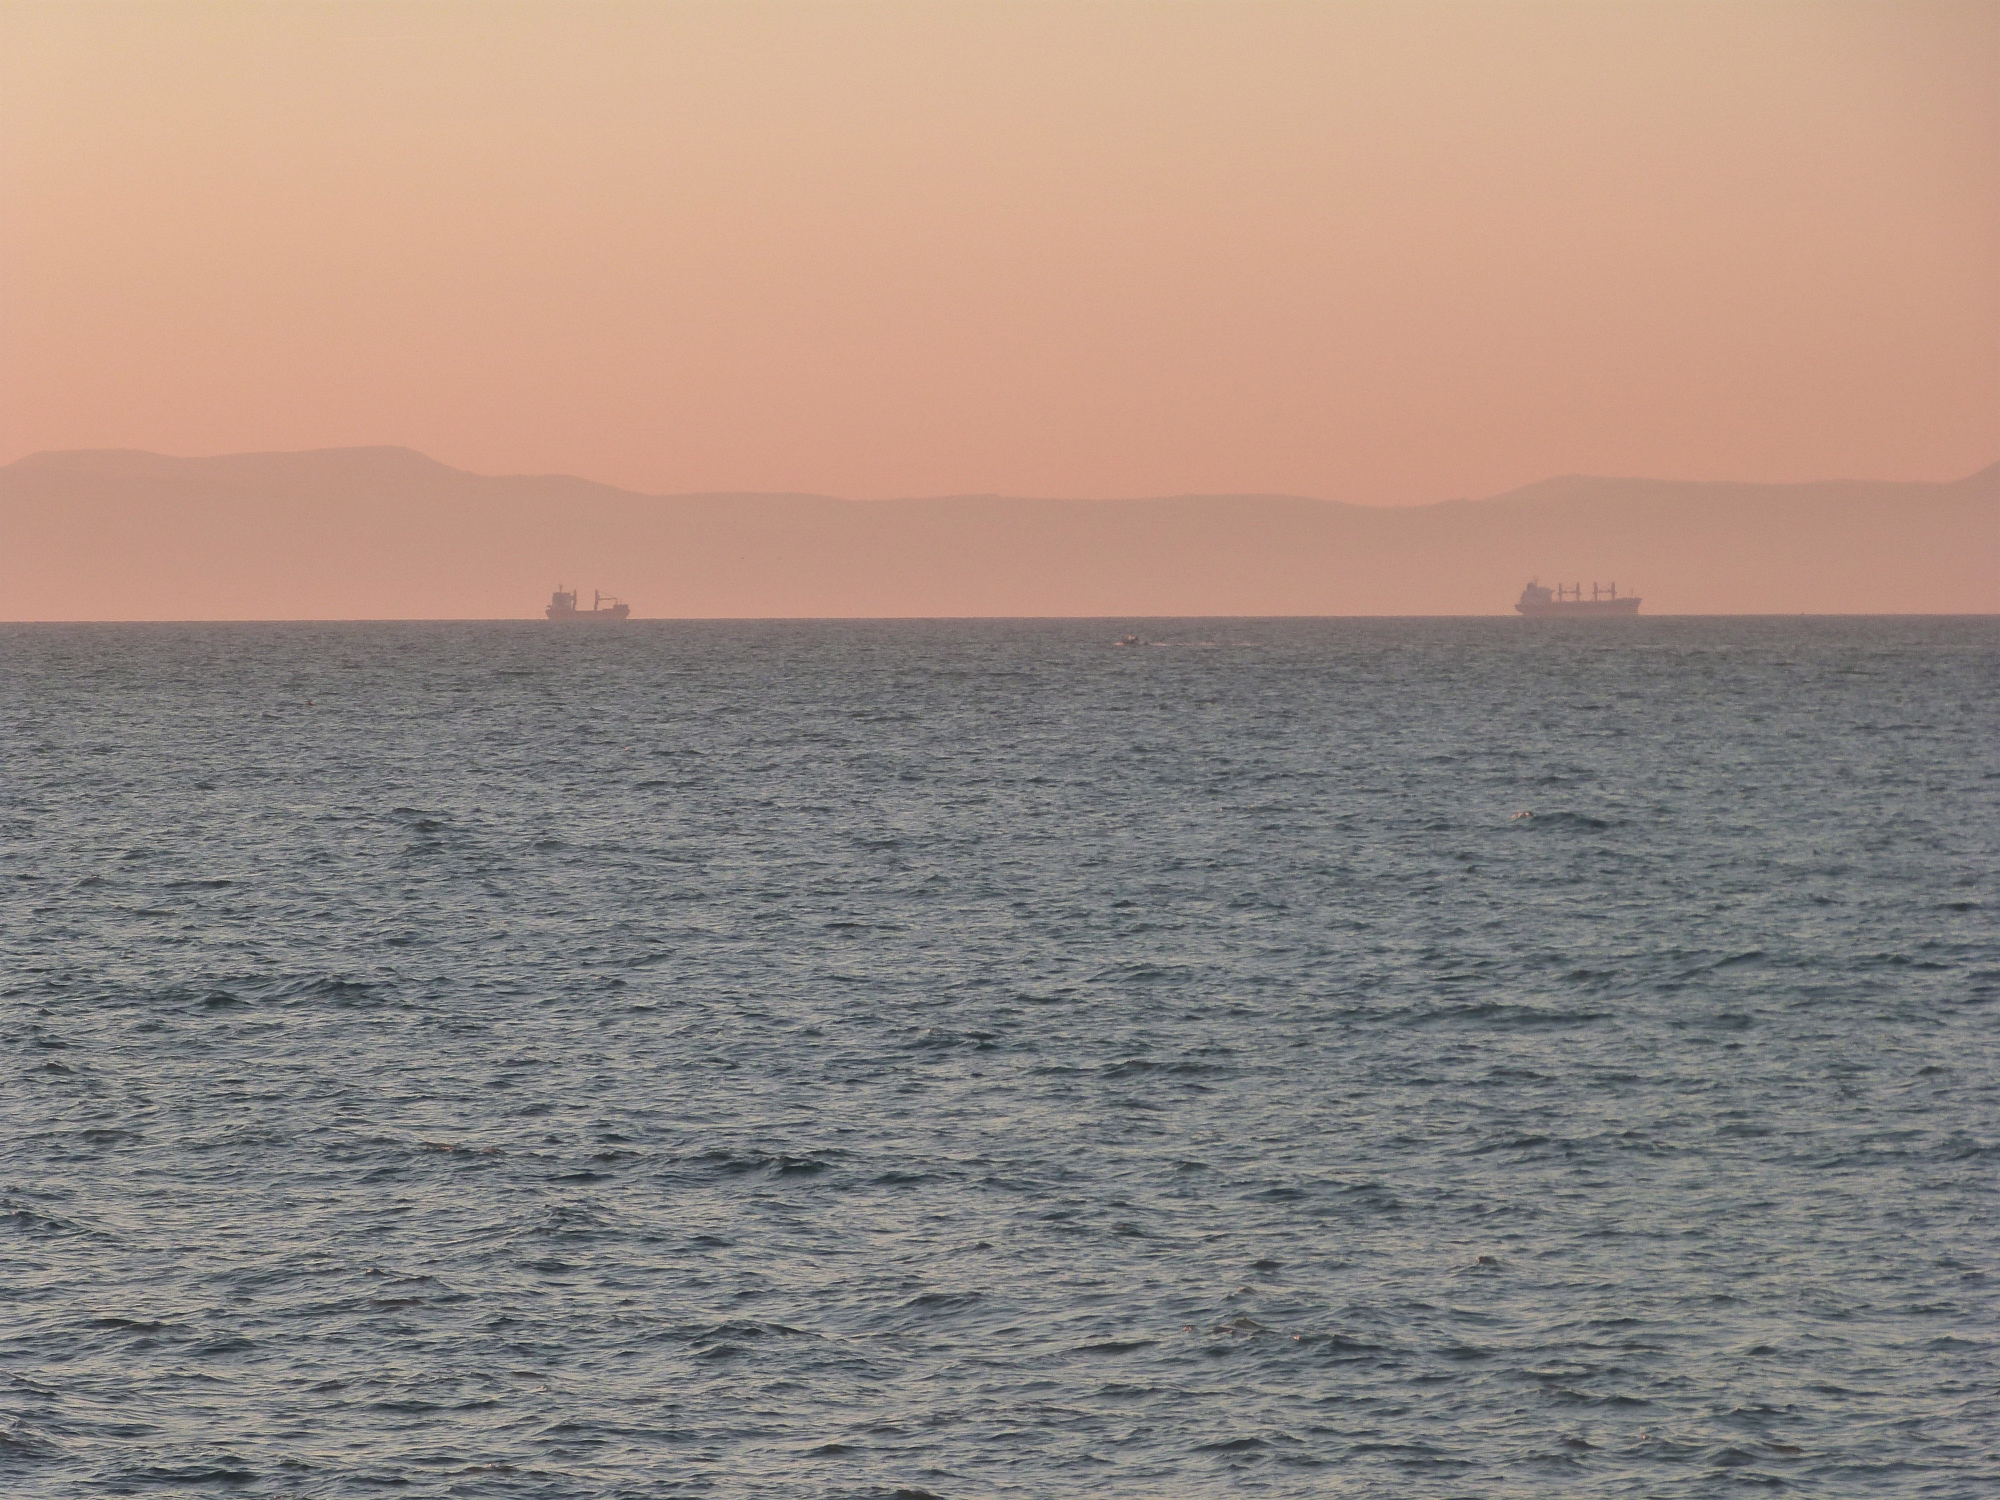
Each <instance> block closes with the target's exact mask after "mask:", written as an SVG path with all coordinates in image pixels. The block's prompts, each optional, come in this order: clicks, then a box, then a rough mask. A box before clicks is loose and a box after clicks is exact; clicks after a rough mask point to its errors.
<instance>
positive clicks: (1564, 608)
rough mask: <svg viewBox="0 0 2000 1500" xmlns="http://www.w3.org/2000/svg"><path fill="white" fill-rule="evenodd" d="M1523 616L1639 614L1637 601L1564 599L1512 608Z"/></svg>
mask: <svg viewBox="0 0 2000 1500" xmlns="http://www.w3.org/2000/svg"><path fill="white" fill-rule="evenodd" d="M1514 608H1516V609H1517V610H1519V611H1520V612H1521V613H1522V614H1524V615H1529V616H1537V617H1540V616H1549V615H1560V616H1562V617H1564V618H1566V619H1574V618H1577V617H1583V618H1586V619H1598V618H1602V617H1603V616H1606V615H1626V616H1629V615H1636V614H1637V613H1639V601H1638V600H1637V599H1564V600H1561V601H1557V600H1554V599H1550V600H1547V601H1536V600H1530V601H1527V602H1525V603H1521V604H1517V605H1515V606H1514Z"/></svg>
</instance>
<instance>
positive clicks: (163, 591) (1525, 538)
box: [0, 445, 2000, 620]
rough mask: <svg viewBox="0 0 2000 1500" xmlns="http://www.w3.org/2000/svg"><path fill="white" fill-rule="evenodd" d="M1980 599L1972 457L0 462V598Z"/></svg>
mask: <svg viewBox="0 0 2000 1500" xmlns="http://www.w3.org/2000/svg"><path fill="white" fill-rule="evenodd" d="M1531 575H1539V576H1542V577H1544V578H1558V577H1559V578H1562V579H1564V580H1565V581H1579V580H1580V581H1585V582H1588V581H1591V580H1593V579H1596V580H1602V581H1606V582H1609V581H1614V580H1615V581H1616V582H1618V583H1619V585H1620V588H1621V591H1624V592H1637V593H1640V594H1642V595H1644V596H1645V598H1646V601H1647V602H1646V613H1648V614H1658V613H1788V614H1790V613H1909V612H1936V613H1990V612H2000V464H1995V465H1992V466H1989V467H1988V468H1986V469H1982V470H1979V471H1977V472H1976V473H1974V474H1972V475H1968V476H1965V477H1964V478H1962V479H1959V480H1953V481H1869V480H1831V481H1818V482H1804V483H1791V484H1759V483H1755V482H1745V481H1730V480H1657V479H1631V478H1624V479H1621V478H1604V477H1599V476H1590V475H1559V476H1554V477H1552V478H1549V479H1545V480H1538V481H1535V482H1533V483H1531V484H1528V485H1524V486H1521V487H1519V488H1517V489H1514V490H1510V491H1507V492H1504V493H1502V494H1499V495H1495V496H1489V497H1486V498H1483V499H1455V500H1441V501H1435V502H1431V503H1429V504H1425V505H1415V506H1371V505H1361V504H1355V503H1353V502H1351V501H1336V500H1323V499H1316V498H1312V497H1309V496H1298V495H1272V494H1263V495H1202V494H1183V495H1169V496H1153V497H1142V498H1127V499H1110V500H1076V499H1062V498H1048V497H1039V498H1038V497H1015V496H1005V495H992V494H986V495H977V494H965V495H941V496H930V497H909V498H901V499H889V500H846V499H841V498H838V497H834V496H827V495H812V494H802V493H793V494H773V493H755V492H739V493H733V494H731V493H708V494H701V493H696V494H681V495H671V494H669V495H650V494H646V493H642V492H640V491H636V490H628V489H623V488H620V487H618V486H615V485H607V484H603V483H600V482H598V481H595V480H590V479H585V478H582V477H580V476H576V475H481V474H475V473H472V472H469V471H466V470H461V469H456V468H453V467H452V466H450V465H447V464H443V463H440V462H438V461H437V460H435V459H432V458H430V457H429V456H428V455H425V454H423V453H420V452H418V451H417V450H415V449H411V448H404V447H397V446H393V445H383V446H377V447H358V448H336V449H317V450H301V451H291V452H286V451H274V452H265V453H240V454H220V455H212V456H208V457H198V458H180V457H174V456H171V455H164V454H151V453H147V452H145V451H144V450H134V449H96V450H68V451H63V450H56V451H53V452H46V453H40V454H30V455H26V456H24V457H23V458H21V459H17V460H16V461H15V462H13V463H11V464H9V465H7V466H5V467H4V468H0V583H4V588H5V593H4V597H0V616H5V617H7V618H13V619H31V620H32V619H41V620H55V619H118V618H124V619H371V618H372V619H382V618H508V617H512V618H525V617H533V616H534V615H536V614H538V613H539V610H540V606H541V604H542V603H543V602H545V601H546V598H547V595H548V592H549V591H550V590H551V589H552V588H553V587H554V586H555V585H556V584H557V583H558V582H564V583H569V584H580V585H581V586H583V587H584V588H585V589H590V588H593V587H601V588H603V589H605V590H606V591H607V592H612V591H615V592H617V593H619V594H621V595H623V596H625V597H627V598H628V599H630V600H631V601H632V602H633V605H634V612H635V614H637V615H639V616H642V617H643V616H647V615H661V616H669V617H687V618H771V617H869V616H893V617H913V616H914V617H939V616H972V617H983V616H1048V615H1065V616H1078V615H1082V616H1107V617H1119V618H1131V617H1139V616H1163V615H1164V616H1198V615H1255V614H1277V615H1285V614H1292V615H1348V614H1352V615H1381V614H1426V615H1427V614H1506V613H1509V612H1510V611H1511V606H1512V604H1513V599H1514V596H1515V593H1516V592H1517V591H1518V589H1519V588H1520V585H1521V583H1522V581H1523V580H1524V579H1526V578H1527V577H1529V576H1531Z"/></svg>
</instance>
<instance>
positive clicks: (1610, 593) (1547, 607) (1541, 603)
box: [1514, 579, 1639, 615]
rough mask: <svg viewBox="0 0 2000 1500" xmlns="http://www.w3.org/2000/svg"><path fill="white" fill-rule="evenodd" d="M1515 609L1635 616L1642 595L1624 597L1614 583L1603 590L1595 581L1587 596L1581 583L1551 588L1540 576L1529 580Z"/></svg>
mask: <svg viewBox="0 0 2000 1500" xmlns="http://www.w3.org/2000/svg"><path fill="white" fill-rule="evenodd" d="M1514 608H1515V609H1517V610H1519V611H1520V612H1521V613H1522V614H1524V615H1636V614H1637V613H1639V596H1638V595H1637V594H1625V595H1623V596H1621V595H1620V594H1619V592H1618V585H1617V584H1615V583H1614V584H1612V585H1611V586H1610V587H1609V588H1602V589H1601V588H1599V587H1598V586H1597V585H1596V584H1594V583H1593V584H1592V585H1591V586H1590V597H1589V598H1588V599H1586V598H1584V597H1583V585H1582V584H1580V583H1571V584H1561V583H1559V584H1557V585H1556V586H1555V587H1554V588H1549V587H1547V586H1545V585H1544V584H1543V583H1542V582H1541V581H1540V580H1539V579H1530V580H1529V582H1528V586H1527V587H1526V588H1524V589H1522V590H1521V597H1520V599H1519V600H1518V601H1517V602H1516V603H1515V605H1514Z"/></svg>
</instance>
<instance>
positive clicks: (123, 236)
mask: <svg viewBox="0 0 2000 1500" xmlns="http://www.w3.org/2000/svg"><path fill="white" fill-rule="evenodd" d="M373 443H404V444H409V445H412V446H414V447H417V448H421V449H423V450H424V451H426V452H428V453H430V454H432V455H434V456H436V457H438V458H440V459H442V460H444V461H446V462H448V463H452V464H457V465H462V466H465V467H469V468H474V469H478V470H481V471H486V472H512V471H535V472H546V471H568V472H574V473H581V474H586V475H589V476H591V477H593V478H599V479H604V480H609V481H612V482H615V483H619V484H624V485H629V486H633V487H636V488H642V489H649V490H674V491H686V490H714V489H765V490H812V491H819V492H823V493H832V494H843V495H851V496H887V495H910V494H925V493H939V492H952V491H961V492H962V491H1004V492H1012V493H1029V494H1046V495H1076V496H1099V495H1103V496H1109V495H1136V494H1157V493H1171V492H1183V491H1210V492H1212V491H1285V492H1291V493H1298V494H1310V495H1322V496H1327V497H1331V498H1339V499H1353V500H1369V501H1384V502H1407V501H1421V500H1434V499H1440V498H1445V497H1449V496H1454V495H1478V494H1486V493H1491V492H1493V491H1497V490H1500V489H1504V488H1506V487H1508V486H1511V485H1514V484H1518V483H1522V482H1525V481H1527V480H1531V479H1535V478H1538V477H1541V476H1543V475H1547V474H1556V473H1565V472H1575V471H1585V472H1595V473H1625V474H1650V475H1659V476H1665V477H1730V478H1746V479H1806V478H1820V477H1832V476H1845V475H1855V476H1881V477H1896V478H1933V479H1942V478H1952V477H1956V476H1958V475H1960V474H1962V473H1965V472H1968V471H1970V470H1973V469H1975V468H1978V467H1980V466H1981V465H1983V464H1986V463H1989V462H1991V461H1992V460H1993V459H1994V458H1995V457H1996V456H2000V5H1995V4H1942V5H1941V4H1924V3H1918V0H1897V3H1893V4H1889V3H1876V0H1869V3H1865V4H1858V5H1846V4H1838V3H1829V0H1812V3H1807V4H1756V3H1743V0H1730V3H1725V4H1698V3H1672V4H1632V3H1611V0H1605V3H1592V4H1563V3H1536V4H1508V3H1485V4H1438V5H1429V4H1422V3H1413V0H1395V3H1393V4H1380V5H1375V4H1324V5H1257V4H1244V3H1211V4H1142V3H1128V4H1112V5H1089V4H1079V3H1062V4H1049V5H1043V4H1029V3H1014V0H1010V3H1003V4H974V3H926V4H897V5H867V4H856V3H840V4H807V5H758V4H708V5H668V4H564V5H542V4H505V3H494V0H479V3H473V4H430V5H374V4H361V3H338V4H322V5H310V4H300V3H286V4H250V5H239V4H200V3H189V0H177V3H173V4H163V5H141V6H134V5H119V4H93V5H84V4H71V3H61V4H26V5H24V4H17V3H0V461H5V460H7V459H11V458H14V457H16V456H18V455H19V454H22V453H25V452H28V451H31V450H34V449H40V448H65V447H99V446H106V447H108V446H117V447H143V448H152V449H158V450H161V451H165V452H171V453H183V454H189V453H205V452H222V451H230V450H237V449H270V448H302V447H318V446H333V445H346V444H373Z"/></svg>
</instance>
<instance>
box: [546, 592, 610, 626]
mask: <svg viewBox="0 0 2000 1500" xmlns="http://www.w3.org/2000/svg"><path fill="white" fill-rule="evenodd" d="M576 597H577V596H576V594H575V593H572V592H569V591H568V590H565V589H564V588H562V587H561V585H558V586H557V587H556V592H555V597H554V598H552V599H550V600H549V607H548V608H547V609H545V610H543V611H542V613H543V614H545V615H547V616H548V617H549V618H550V619H551V620H554V621H556V622H557V623H559V624H565V625H594V624H597V623H598V622H600V621H610V620H622V619H624V618H625V617H626V616H627V615H629V614H631V613H632V606H631V605H629V604H621V603H619V602H618V601H617V600H616V599H613V598H612V597H611V596H610V595H608V594H600V593H598V592H597V591H596V590H595V589H592V590H591V593H590V608H589V609H578V608H577V607H576Z"/></svg>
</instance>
